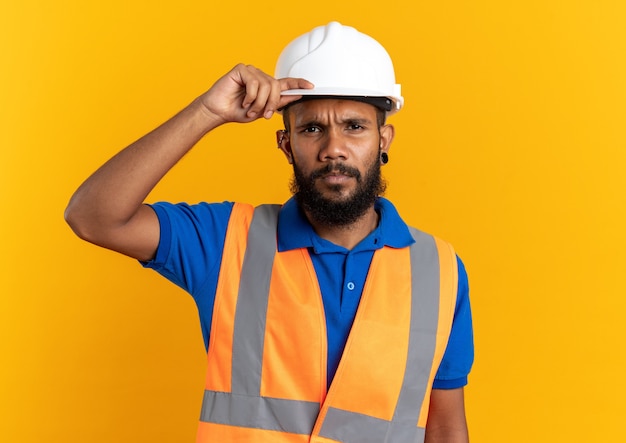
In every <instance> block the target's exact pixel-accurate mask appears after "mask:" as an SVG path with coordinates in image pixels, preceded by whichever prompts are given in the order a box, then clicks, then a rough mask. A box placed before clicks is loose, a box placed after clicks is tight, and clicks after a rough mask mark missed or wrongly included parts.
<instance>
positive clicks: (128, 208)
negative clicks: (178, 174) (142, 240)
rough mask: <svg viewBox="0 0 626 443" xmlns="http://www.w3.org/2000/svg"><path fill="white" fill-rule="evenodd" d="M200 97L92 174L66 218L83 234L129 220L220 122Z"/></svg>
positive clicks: (89, 234) (71, 205)
mask: <svg viewBox="0 0 626 443" xmlns="http://www.w3.org/2000/svg"><path fill="white" fill-rule="evenodd" d="M219 123H220V122H218V121H217V120H216V119H214V118H211V116H210V114H209V113H207V112H206V111H205V109H204V108H203V106H202V104H200V102H199V100H195V101H194V102H193V103H191V104H190V105H189V106H188V107H186V108H185V109H183V110H182V111H181V112H179V113H178V114H177V115H175V116H174V117H172V118H171V119H170V120H168V121H167V122H165V123H164V124H163V125H161V126H159V127H158V128H156V129H155V130H154V131H152V132H150V133H149V134H147V135H145V136H144V137H142V138H141V139H139V140H137V141H136V142H135V143H133V144H131V145H130V146H128V147H127V148H125V149H124V150H122V151H121V152H119V153H118V154H117V155H115V156H114V157H113V158H111V159H110V160H109V161H108V162H106V163H105V164H104V165H102V166H101V167H100V168H99V169H98V170H97V171H96V172H95V173H94V174H92V175H91V176H90V177H89V178H88V179H87V180H86V181H85V182H84V183H83V184H82V185H81V186H80V187H79V188H78V189H77V190H76V192H75V193H74V195H73V196H72V198H71V200H70V203H69V205H68V207H67V210H66V219H67V221H68V223H69V224H70V226H71V227H72V228H73V229H74V230H75V231H76V232H77V233H78V235H80V236H81V237H88V238H89V239H90V240H92V241H94V239H93V238H92V237H94V236H96V237H97V236H98V235H100V234H99V232H98V231H100V230H103V231H105V230H107V229H111V228H115V227H116V226H120V225H123V224H125V223H127V222H128V221H129V220H130V219H131V218H132V217H133V216H134V215H135V213H136V212H137V211H138V210H139V208H140V207H141V206H142V203H143V202H144V200H145V198H146V196H147V195H148V194H149V193H150V191H151V190H152V189H153V188H154V187H155V186H156V184H157V183H158V182H159V181H160V180H161V179H162V178H163V176H164V175H165V174H166V173H167V172H168V171H169V170H170V169H171V168H172V167H173V166H174V165H175V164H176V163H177V162H178V161H179V160H180V159H181V158H182V157H183V156H184V155H185V154H186V153H187V152H188V151H189V150H190V149H191V148H192V147H193V146H194V145H195V144H196V143H197V142H198V141H199V140H200V139H201V138H202V137H203V136H204V135H205V134H206V133H207V132H209V131H210V130H212V129H214V128H215V127H216V126H218V125H219Z"/></svg>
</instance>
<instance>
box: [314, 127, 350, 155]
mask: <svg viewBox="0 0 626 443" xmlns="http://www.w3.org/2000/svg"><path fill="white" fill-rule="evenodd" d="M347 158H348V150H347V149H346V140H345V139H344V137H343V136H342V134H341V132H340V131H335V130H330V131H328V132H327V133H326V137H324V140H323V143H322V146H321V148H320V152H319V159H320V161H323V162H327V161H333V160H346V159H347Z"/></svg>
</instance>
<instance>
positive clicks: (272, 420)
mask: <svg viewBox="0 0 626 443" xmlns="http://www.w3.org/2000/svg"><path fill="white" fill-rule="evenodd" d="M319 410H320V405H319V403H312V402H305V401H299V400H284V399H279V398H267V397H260V396H256V397H253V396H238V395H233V394H230V393H225V392H214V391H205V392H204V398H203V401H202V413H201V416H200V420H201V421H204V422H210V423H220V424H225V425H231V426H241V427H247V428H258V429H267V430H273V431H283V432H289V433H292V434H305V435H309V434H310V433H311V428H312V426H311V423H314V422H315V420H316V419H317V415H318V414H319Z"/></svg>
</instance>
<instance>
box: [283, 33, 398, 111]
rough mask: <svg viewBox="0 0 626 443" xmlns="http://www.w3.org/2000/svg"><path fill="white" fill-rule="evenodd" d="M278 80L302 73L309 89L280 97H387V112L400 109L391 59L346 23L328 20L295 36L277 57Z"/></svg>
mask: <svg viewBox="0 0 626 443" xmlns="http://www.w3.org/2000/svg"><path fill="white" fill-rule="evenodd" d="M275 77H276V78H284V77H300V78H304V79H306V80H308V81H310V82H311V83H313V84H314V85H315V87H314V88H313V89H290V90H287V91H283V92H282V95H302V96H344V97H353V98H355V99H358V98H361V97H363V98H365V100H363V101H368V98H372V99H374V98H378V99H379V100H380V98H386V99H388V100H386V101H385V102H386V106H385V107H387V109H386V110H387V111H388V112H387V113H388V114H392V113H394V112H397V111H398V110H400V108H402V105H403V104H404V98H403V97H402V96H401V95H400V85H399V84H396V78H395V74H394V70H393V63H392V62H391V57H389V54H388V53H387V51H386V50H385V48H383V47H382V45H381V44H380V43H378V42H377V41H376V40H374V39H373V38H371V37H370V36H368V35H365V34H363V33H361V32H359V31H357V30H356V29H354V28H352V27H350V26H343V25H341V24H340V23H337V22H331V23H329V24H328V25H326V26H320V27H317V28H315V29H313V30H312V31H311V32H308V33H306V34H304V35H301V36H300V37H298V38H296V39H295V40H293V41H292V42H291V43H289V44H288V45H287V47H286V48H285V49H284V50H283V52H282V53H281V54H280V56H279V57H278V62H277V63H276V72H275Z"/></svg>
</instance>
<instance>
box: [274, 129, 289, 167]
mask: <svg viewBox="0 0 626 443" xmlns="http://www.w3.org/2000/svg"><path fill="white" fill-rule="evenodd" d="M276 144H277V145H278V149H280V150H281V151H283V154H285V157H287V161H288V162H289V164H292V163H293V156H292V154H291V143H290V142H289V132H287V131H285V130H284V129H281V130H279V131H276Z"/></svg>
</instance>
